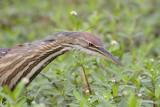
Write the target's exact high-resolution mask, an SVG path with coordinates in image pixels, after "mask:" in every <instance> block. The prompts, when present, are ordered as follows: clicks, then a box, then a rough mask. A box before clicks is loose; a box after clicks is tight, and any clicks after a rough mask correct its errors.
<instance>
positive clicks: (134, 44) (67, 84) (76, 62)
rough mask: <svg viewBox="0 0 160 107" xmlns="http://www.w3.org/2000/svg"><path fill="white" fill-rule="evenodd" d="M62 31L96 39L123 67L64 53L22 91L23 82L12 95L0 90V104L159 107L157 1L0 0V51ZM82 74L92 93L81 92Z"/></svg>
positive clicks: (159, 25)
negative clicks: (92, 36) (85, 77)
mask: <svg viewBox="0 0 160 107" xmlns="http://www.w3.org/2000/svg"><path fill="white" fill-rule="evenodd" d="M71 11H76V12H77V15H73V14H72V15H71V14H70V13H71ZM68 30H69V31H77V30H78V31H85V32H90V33H92V34H94V35H97V36H99V37H100V38H101V39H102V40H103V43H104V45H105V47H106V49H108V50H109V51H110V52H111V53H112V54H113V55H115V56H116V57H117V58H119V60H121V62H122V63H123V64H124V65H125V67H123V68H122V67H119V66H117V65H115V64H113V63H112V62H109V61H107V60H105V59H103V58H100V57H94V56H90V57H88V55H85V54H83V53H81V52H70V53H67V54H65V55H62V56H60V57H58V58H56V59H55V60H54V61H53V62H52V63H51V64H49V65H48V66H47V67H46V68H45V69H44V70H43V71H42V72H41V74H40V75H38V76H37V77H36V79H35V80H34V81H32V83H31V84H30V85H29V86H28V87H27V88H24V82H25V81H22V82H21V83H20V84H19V85H18V86H17V87H16V89H15V90H14V91H13V92H11V91H10V90H9V89H8V88H7V87H3V88H2V87H0V103H1V105H0V106H4V107H10V106H14V107H21V106H23V107H28V106H34V107H40V106H41V107H44V106H46V107H48V106H54V107H56V106H57V107H61V106H71V107H75V106H81V107H84V106H85V107H92V106H98V107H103V106H104V107H106V106H108V107H115V106H118V107H140V106H143V107H151V106H153V107H156V106H157V107H158V106H160V1H159V0H94V1H93V0H75V1H72V0H1V1H0V46H1V47H4V48H5V47H10V48H11V47H13V46H15V45H16V44H18V43H21V44H23V43H26V42H32V41H34V40H37V39H41V38H44V37H46V36H47V35H51V34H54V33H56V32H60V31H68ZM82 72H83V73H84V72H85V73H86V75H87V78H88V82H89V85H90V88H91V90H92V94H91V92H90V91H89V89H88V87H85V88H84V86H87V84H84V83H83V81H84V80H85V79H83V77H84V76H83V75H82ZM84 82H86V81H84ZM4 98H5V99H7V100H6V101H5V104H3V103H2V101H3V99H4Z"/></svg>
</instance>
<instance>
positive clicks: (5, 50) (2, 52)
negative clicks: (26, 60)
mask: <svg viewBox="0 0 160 107" xmlns="http://www.w3.org/2000/svg"><path fill="white" fill-rule="evenodd" d="M10 50H11V49H9V48H0V59H1V57H2V56H5V55H6V54H7V53H8V52H9V51H10Z"/></svg>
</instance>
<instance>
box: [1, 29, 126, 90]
mask: <svg viewBox="0 0 160 107" xmlns="http://www.w3.org/2000/svg"><path fill="white" fill-rule="evenodd" d="M74 50H80V51H82V52H84V53H87V54H92V55H99V56H103V57H105V58H107V59H109V60H111V61H113V62H114V63H116V64H118V65H120V66H123V65H122V64H121V62H120V61H119V60H118V59H116V58H115V57H114V56H113V55H112V54H110V53H109V52H108V51H107V50H106V49H105V48H104V46H103V43H102V41H101V40H100V39H99V38H98V37H96V36H94V35H92V34H90V33H86V32H72V31H68V32H59V33H56V34H54V35H51V36H48V37H46V38H45V39H43V40H38V41H35V42H33V43H29V44H24V45H17V46H15V47H14V48H12V49H7V48H5V49H4V48H3V49H1V48H0V86H3V85H8V86H9V88H11V89H12V90H13V89H14V88H15V86H16V85H17V83H18V82H19V81H20V80H21V79H22V78H24V77H26V78H28V79H29V82H31V81H32V80H33V79H34V78H35V77H36V76H37V75H38V74H39V73H40V72H41V71H42V70H43V68H44V67H46V66H47V65H48V64H49V63H50V62H51V61H52V60H54V59H55V58H56V57H58V56H59V55H62V54H64V53H65V52H68V51H74Z"/></svg>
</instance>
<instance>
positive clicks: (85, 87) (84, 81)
mask: <svg viewBox="0 0 160 107" xmlns="http://www.w3.org/2000/svg"><path fill="white" fill-rule="evenodd" d="M82 78H83V85H84V94H85V95H86V94H87V93H86V92H87V86H86V80H85V73H84V71H83V69H82Z"/></svg>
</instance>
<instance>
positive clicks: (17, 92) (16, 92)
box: [13, 82, 25, 100]
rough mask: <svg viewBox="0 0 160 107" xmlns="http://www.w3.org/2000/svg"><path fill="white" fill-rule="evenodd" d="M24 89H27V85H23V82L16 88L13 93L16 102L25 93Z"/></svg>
mask: <svg viewBox="0 0 160 107" xmlns="http://www.w3.org/2000/svg"><path fill="white" fill-rule="evenodd" d="M24 87H25V84H24V83H22V82H20V83H19V84H18V85H17V86H16V88H15V89H14V91H13V97H14V99H15V100H16V99H17V98H18V97H19V96H20V94H21V93H22V91H24Z"/></svg>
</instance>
